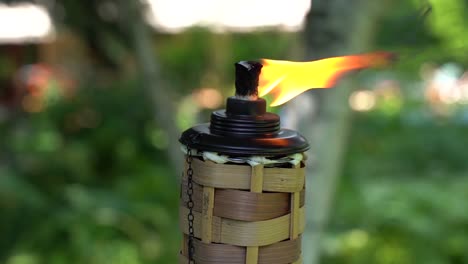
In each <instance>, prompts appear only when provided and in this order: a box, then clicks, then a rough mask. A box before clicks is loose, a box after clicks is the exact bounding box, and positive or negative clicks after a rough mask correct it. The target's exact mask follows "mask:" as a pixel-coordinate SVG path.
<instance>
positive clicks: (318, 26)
mask: <svg viewBox="0 0 468 264" xmlns="http://www.w3.org/2000/svg"><path fill="white" fill-rule="evenodd" d="M384 4H385V0H378V1H367V0H313V3H312V9H311V11H310V13H309V14H308V17H307V22H306V27H305V30H304V37H305V52H306V60H313V59H319V58H324V57H334V56H339V55H345V54H350V53H359V52H365V51H368V50H369V48H370V45H371V43H372V33H373V32H374V31H375V30H374V27H375V25H376V22H377V19H378V18H379V17H380V14H381V12H382V11H383V9H384ZM340 86H341V87H337V88H336V89H330V90H328V89H327V90H321V89H320V90H312V91H310V92H308V93H307V95H305V96H303V97H302V98H301V97H300V98H298V100H295V101H294V102H292V104H291V105H290V106H288V109H286V113H287V115H288V116H289V117H293V118H295V119H296V120H295V122H294V123H295V124H299V127H298V129H299V130H300V131H301V132H302V133H303V134H304V136H306V137H307V138H308V139H309V140H310V143H311V150H310V153H309V157H311V160H312V162H311V166H309V167H308V172H307V175H309V179H308V181H307V195H308V197H307V203H308V206H307V229H306V231H305V234H304V244H303V249H304V263H307V264H317V263H319V261H320V253H321V249H322V243H323V242H322V241H323V237H324V231H325V228H326V224H327V222H328V218H329V215H330V210H331V208H332V200H333V197H334V193H335V190H336V187H337V183H338V179H339V176H340V174H341V167H342V166H341V165H342V160H343V154H344V151H345V147H346V141H347V137H348V132H349V127H350V119H351V112H350V110H349V106H348V98H349V94H350V93H351V85H350V84H349V83H348V84H346V82H345V83H343V84H340ZM311 104H312V106H311ZM306 105H309V107H307V106H306Z"/></svg>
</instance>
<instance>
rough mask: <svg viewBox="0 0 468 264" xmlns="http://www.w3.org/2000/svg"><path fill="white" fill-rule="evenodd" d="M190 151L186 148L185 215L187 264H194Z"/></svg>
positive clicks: (191, 157)
mask: <svg viewBox="0 0 468 264" xmlns="http://www.w3.org/2000/svg"><path fill="white" fill-rule="evenodd" d="M192 159H193V156H192V150H191V149H190V147H187V158H186V162H187V165H188V168H187V196H188V201H187V208H188V209H189V213H188V215H187V220H188V231H189V235H188V260H189V261H188V263H189V264H193V263H195V261H194V259H193V254H194V251H195V250H194V249H195V248H194V246H193V240H194V237H195V234H194V231H193V220H194V218H195V217H194V215H193V206H194V204H193V179H192V178H193V169H192Z"/></svg>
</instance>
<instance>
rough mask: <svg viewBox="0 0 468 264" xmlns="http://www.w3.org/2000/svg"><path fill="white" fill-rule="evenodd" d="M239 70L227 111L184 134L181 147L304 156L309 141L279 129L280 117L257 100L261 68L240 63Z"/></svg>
mask: <svg viewBox="0 0 468 264" xmlns="http://www.w3.org/2000/svg"><path fill="white" fill-rule="evenodd" d="M235 67H236V95H235V96H232V97H229V98H228V99H227V104H226V109H223V110H217V111H215V112H213V113H212V114H211V120H210V123H205V124H200V125H196V126H194V127H192V128H190V129H188V130H186V131H184V132H183V133H182V136H181V137H180V139H179V141H180V143H182V144H184V145H186V146H188V147H190V148H193V149H197V150H201V151H213V152H218V153H220V154H227V155H231V156H252V155H262V156H284V155H289V154H294V153H300V152H304V151H306V150H307V149H308V148H309V143H308V142H307V140H306V139H305V138H304V137H303V136H302V135H300V134H299V133H298V132H296V131H294V130H290V129H282V128H281V127H280V118H279V116H278V115H276V114H273V113H268V112H266V101H265V100H264V99H262V98H258V90H257V86H258V78H259V74H260V72H261V68H262V64H260V63H259V62H252V61H241V62H238V63H236V64H235Z"/></svg>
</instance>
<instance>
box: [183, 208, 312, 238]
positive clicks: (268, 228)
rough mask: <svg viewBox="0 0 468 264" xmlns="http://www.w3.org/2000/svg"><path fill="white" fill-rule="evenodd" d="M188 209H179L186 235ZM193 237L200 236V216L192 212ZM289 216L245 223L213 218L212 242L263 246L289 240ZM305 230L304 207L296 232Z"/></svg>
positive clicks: (300, 211) (300, 212)
mask: <svg viewBox="0 0 468 264" xmlns="http://www.w3.org/2000/svg"><path fill="white" fill-rule="evenodd" d="M187 214H188V209H187V208H186V207H182V206H181V207H180V217H179V218H180V221H179V222H180V228H181V230H182V231H183V232H184V233H185V234H188V223H187V217H186V215H187ZM194 216H195V219H194V231H195V236H196V237H198V238H200V236H201V231H200V229H201V214H200V213H199V212H194ZM290 224H291V215H290V214H287V215H284V216H281V217H278V218H275V219H271V220H265V221H256V222H245V221H238V220H231V219H226V218H220V217H217V216H213V226H212V228H213V230H212V232H213V233H212V241H213V242H215V243H224V244H230V245H237V246H264V245H269V244H273V243H276V242H279V241H282V240H285V239H288V238H289V229H290ZM304 228H305V219H304V207H302V208H300V209H299V224H298V232H299V233H302V232H303V231H304Z"/></svg>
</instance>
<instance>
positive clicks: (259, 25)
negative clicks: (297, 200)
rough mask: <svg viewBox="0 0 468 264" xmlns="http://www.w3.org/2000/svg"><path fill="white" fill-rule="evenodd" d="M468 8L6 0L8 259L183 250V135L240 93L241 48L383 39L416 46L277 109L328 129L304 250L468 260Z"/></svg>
mask: <svg viewBox="0 0 468 264" xmlns="http://www.w3.org/2000/svg"><path fill="white" fill-rule="evenodd" d="M467 13H468V1H466V0H429V1H424V0H378V1H377V0H375V1H366V0H313V2H311V1H310V0H289V1H282V0H281V1H280V0H277V1H276V0H275V1H267V0H249V1H246V0H236V1H234V0H232V1H231V0H229V1H213V0H211V1H210V0H197V1H189V0H185V1H184V0H146V1H142V2H139V1H131V0H80V1H76V0H31V1H14V0H9V1H8V0H7V1H6V0H3V1H1V3H0V263H5V264H43V263H44V264H64V263H67V264H74V263H77V264H78V263H89V264H103V263H112V264H149V263H177V255H178V248H179V245H180V232H179V231H178V224H177V222H178V220H177V219H178V212H177V211H178V197H179V186H178V180H179V177H180V174H181V173H182V171H181V170H182V168H183V165H182V164H183V160H182V154H181V153H180V151H179V146H178V144H177V138H178V135H179V134H180V132H181V131H183V130H184V129H187V128H188V127H190V126H192V125H194V124H196V123H199V122H206V121H207V120H208V119H209V114H210V113H211V111H212V110H213V109H218V108H222V107H223V104H224V100H225V98H226V97H227V96H230V95H231V94H232V93H233V89H234V88H233V78H234V74H233V73H234V70H233V69H234V68H233V63H234V62H236V61H239V60H252V59H259V58H272V59H283V60H296V61H306V60H312V59H318V58H324V57H332V56H339V55H346V54H352V53H363V52H369V51H374V50H385V51H390V52H394V53H396V54H398V56H399V60H398V61H397V62H396V63H394V64H393V65H392V66H390V67H387V68H383V69H373V70H364V71H360V72H355V73H353V74H351V75H349V76H347V77H346V78H345V80H343V81H342V82H340V84H339V85H338V86H337V87H336V88H335V89H327V90H320V89H319V90H311V91H309V92H307V93H305V94H303V95H301V96H299V97H298V98H296V99H294V100H292V101H291V102H289V103H287V104H286V105H284V106H282V107H278V108H273V109H270V111H274V112H277V113H279V114H280V115H281V116H282V122H283V124H284V125H285V126H287V127H290V128H295V129H298V130H299V131H300V132H301V133H302V134H304V135H305V136H306V137H308V138H309V139H310V141H311V145H312V147H311V150H310V153H309V163H310V166H309V171H308V186H307V188H308V192H309V193H308V195H309V196H308V198H307V203H308V205H307V212H308V216H307V217H308V226H307V230H306V232H305V234H304V263H308V264H309V263H312V264H317V263H337V264H345V263H346V264H353V263H375V264H392V263H395V264H396V263H398V264H409V263H426V264H442V263H450V264H461V263H468V250H467V249H468V206H467V201H468V161H467V158H468V136H467V135H468V72H466V69H467V68H468V19H467V18H466V14H467ZM311 74H313V73H311ZM267 99H268V98H267Z"/></svg>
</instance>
